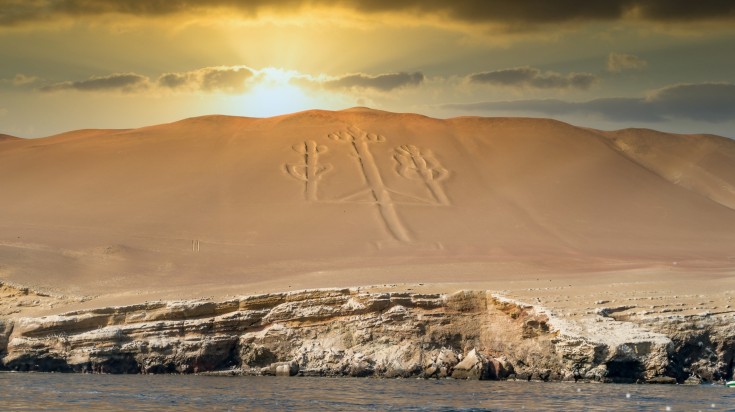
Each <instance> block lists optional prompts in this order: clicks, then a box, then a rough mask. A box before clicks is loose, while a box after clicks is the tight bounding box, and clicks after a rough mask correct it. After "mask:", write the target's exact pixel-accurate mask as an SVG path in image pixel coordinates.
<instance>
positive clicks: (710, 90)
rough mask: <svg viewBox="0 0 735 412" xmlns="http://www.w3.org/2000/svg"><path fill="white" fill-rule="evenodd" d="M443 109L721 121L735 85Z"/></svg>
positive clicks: (734, 108) (733, 112)
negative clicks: (570, 100) (644, 94)
mask: <svg viewBox="0 0 735 412" xmlns="http://www.w3.org/2000/svg"><path fill="white" fill-rule="evenodd" d="M442 108H444V109H450V110H460V111H468V110H469V111H485V112H490V111H498V112H531V113H541V114H544V115H549V116H557V115H567V114H583V115H594V116H600V117H602V118H605V119H608V120H613V121H640V122H660V121H666V120H669V119H676V118H684V119H690V120H695V121H701V122H710V123H721V122H727V121H733V120H735V84H732V83H699V84H676V85H671V86H667V87H664V88H661V89H658V90H654V91H653V92H651V93H649V94H648V95H647V96H645V97H619V98H602V99H594V100H589V101H586V102H567V101H563V100H556V99H531V100H511V101H492V102H480V103H468V104H447V105H443V106H442Z"/></svg>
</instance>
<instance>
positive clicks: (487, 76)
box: [468, 67, 597, 89]
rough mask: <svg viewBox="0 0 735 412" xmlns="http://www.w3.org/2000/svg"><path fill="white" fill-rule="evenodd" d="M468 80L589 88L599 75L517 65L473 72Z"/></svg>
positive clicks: (504, 84)
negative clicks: (552, 70) (549, 70)
mask: <svg viewBox="0 0 735 412" xmlns="http://www.w3.org/2000/svg"><path fill="white" fill-rule="evenodd" d="M468 80H469V81H470V82H471V83H480V84H492V85H497V86H515V87H530V88H535V89H569V88H574V89H588V88H589V87H590V86H592V84H593V83H595V82H596V81H597V77H595V76H594V75H592V74H590V73H570V74H567V75H563V74H559V73H554V72H546V73H542V72H541V70H539V69H536V68H533V67H517V68H513V69H503V70H495V71H491V72H483V73H475V74H471V75H470V76H468Z"/></svg>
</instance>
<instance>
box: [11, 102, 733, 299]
mask: <svg viewBox="0 0 735 412" xmlns="http://www.w3.org/2000/svg"><path fill="white" fill-rule="evenodd" d="M0 140H2V137H0ZM734 187H735V141H731V140H728V139H725V138H720V137H715V136H688V135H673V134H666V133H659V132H654V131H649V130H634V129H629V130H623V131H618V132H600V131H595V130H589V129H584V128H578V127H574V126H571V125H568V124H565V123H561V122H558V121H553V120H543V119H524V118H479V117H461V118H454V119H449V120H438V119H432V118H428V117H424V116H419V115H413V114H397V113H388V112H381V111H376V110H370V109H364V108H355V109H349V110H344V111H339V112H329V111H307V112H301V113H296V114H291V115H286V116H279V117H273V118H266V119H255V118H240V117H228V116H205V117H198V118H191V119H186V120H182V121H179V122H175V123H171V124H164V125H158V126H152V127H146V128H141V129H134V130H83V131H77V132H70V133H65V134H62V135H57V136H52V137H48V138H43V139H32V140H26V139H17V140H5V141H4V142H3V144H2V145H0V193H1V194H0V196H1V198H0V199H1V200H0V279H4V280H8V281H11V282H15V283H19V284H23V285H31V286H35V287H39V288H42V289H53V290H57V291H60V292H63V293H67V294H105V293H113V292H114V293H117V294H126V293H128V294H136V293H145V292H146V291H151V290H157V291H160V293H165V292H166V293H167V292H170V293H172V294H182V296H183V295H189V296H191V295H196V294H207V293H211V294H226V293H246V292H253V291H257V290H268V289H271V290H272V289H281V290H283V289H287V288H294V289H295V288H305V287H322V286H340V285H358V284H376V283H385V282H390V283H401V282H409V283H410V282H433V283H439V282H455V283H456V282H476V283H482V282H493V281H498V280H506V281H512V280H515V279H517V280H523V279H527V278H528V279H530V278H532V277H533V278H535V277H537V276H538V275H539V273H543V274H569V273H574V274H580V273H581V274H591V275H589V276H594V273H596V272H603V271H604V272H606V273H607V272H609V271H611V270H628V269H635V270H638V269H640V268H646V267H655V268H665V269H662V270H673V269H675V268H676V269H679V268H690V269H691V270H694V268H696V271H704V272H706V271H715V272H717V273H731V272H732V269H733V267H734V266H735V191H734V190H733V188H734ZM184 291H186V292H184Z"/></svg>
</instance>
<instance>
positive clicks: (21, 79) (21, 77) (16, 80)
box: [11, 73, 38, 86]
mask: <svg viewBox="0 0 735 412" xmlns="http://www.w3.org/2000/svg"><path fill="white" fill-rule="evenodd" d="M37 80H38V77H35V76H27V75H25V74H22V73H19V74H16V75H15V77H13V79H12V80H11V83H13V84H14V85H15V86H25V85H28V84H31V83H35V82H36V81H37Z"/></svg>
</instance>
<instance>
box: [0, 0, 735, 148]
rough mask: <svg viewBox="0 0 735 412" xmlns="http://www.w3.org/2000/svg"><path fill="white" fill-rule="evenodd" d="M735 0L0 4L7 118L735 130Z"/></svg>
mask: <svg viewBox="0 0 735 412" xmlns="http://www.w3.org/2000/svg"><path fill="white" fill-rule="evenodd" d="M734 20H735V6H734V5H728V4H724V3H717V4H699V3H695V2H688V3H684V4H677V5H666V4H658V3H657V2H652V1H648V0H617V1H613V2H606V3H604V4H586V5H584V6H580V5H579V4H577V3H576V2H575V1H565V2H555V3H554V4H553V5H552V7H542V6H539V5H538V4H536V3H530V2H528V3H521V4H520V6H518V3H517V2H510V1H497V2H491V3H488V2H483V1H477V0H463V1H458V2H454V3H452V4H443V3H442V2H419V1H416V0H405V1H400V2H388V3H384V2H366V1H360V0H348V1H333V0H318V1H314V2H306V1H299V0H295V1H292V2H287V3H282V2H269V1H262V2H241V1H229V0H228V1H225V0H217V1H213V2H207V3H206V4H191V3H186V2H167V3H162V4H139V3H136V2H130V1H112V0H94V1H91V2H85V3H83V4H77V3H75V2H71V1H69V0H44V1H41V2H33V3H26V4H23V3H19V2H7V1H0V57H2V59H3V62H5V63H6V64H4V65H3V67H0V133H4V134H9V135H13V136H19V137H25V138H30V137H40V136H48V135H53V134H58V133H61V132H65V131H71V130H79V129H88V128H138V127H143V126H145V125H153V124H161V123H168V122H172V121H177V120H180V119H183V118H188V117H195V116H202V115H210V114H223V115H233V116H245V117H270V116H274V115H282V114H287V113H295V112H299V111H303V110H309V109H323V110H341V109H346V108H349V107H354V106H369V107H373V108H375V109H378V110H385V111H391V112H404V113H417V114H422V115H427V116H431V117H434V118H451V117H457V116H463V115H467V116H482V117H509V116H511V117H532V118H553V119H556V120H560V121H563V122H566V123H570V124H574V125H578V126H584V127H592V128H595V129H600V130H619V129H624V128H648V129H654V130H660V131H665V132H673V133H683V134H690V133H697V134H699V133H704V134H716V135H720V136H725V137H730V138H735V134H733V133H735V132H733V130H735V72H733V71H732V70H731V69H730V68H731V67H732V66H733V65H735V25H733V24H732V23H733V21H734Z"/></svg>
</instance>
